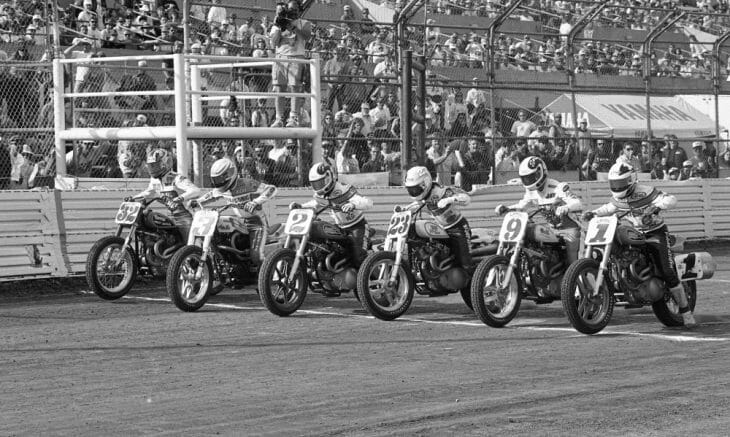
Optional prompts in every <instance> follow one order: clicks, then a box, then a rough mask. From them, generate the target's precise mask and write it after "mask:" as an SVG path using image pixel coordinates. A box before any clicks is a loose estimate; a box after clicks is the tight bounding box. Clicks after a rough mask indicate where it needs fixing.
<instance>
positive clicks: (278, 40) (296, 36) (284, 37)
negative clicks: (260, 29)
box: [269, 0, 312, 127]
mask: <svg viewBox="0 0 730 437" xmlns="http://www.w3.org/2000/svg"><path fill="white" fill-rule="evenodd" d="M287 8H288V11H289V12H288V15H289V16H290V17H292V18H291V19H290V20H283V21H282V20H277V21H276V23H274V25H273V26H272V28H271V33H270V35H269V36H270V38H271V44H272V45H273V46H274V48H275V52H276V58H278V59H302V58H304V55H305V45H306V43H307V40H309V38H310V37H311V36H312V23H310V22H309V21H307V20H304V19H302V18H299V13H300V11H299V2H298V1H297V0H289V2H288V3H287ZM277 11H279V9H278V10H277ZM277 16H278V12H277ZM293 17H296V18H293ZM271 71H272V84H273V88H274V92H277V93H281V92H284V91H286V90H287V89H288V90H289V91H291V92H297V93H298V92H301V91H302V82H301V78H302V72H303V71H304V65H303V64H300V63H288V62H282V63H275V64H274V66H273V68H272V70H271ZM285 100H286V99H285V98H284V97H277V98H276V102H275V103H276V121H274V124H272V127H283V126H284V109H285ZM301 104H302V99H301V98H298V97H292V98H291V106H290V108H289V109H290V113H289V120H288V121H287V124H286V125H287V127H296V126H298V125H299V120H298V118H299V108H300V107H301Z"/></svg>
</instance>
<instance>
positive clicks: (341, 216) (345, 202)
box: [302, 182, 373, 267]
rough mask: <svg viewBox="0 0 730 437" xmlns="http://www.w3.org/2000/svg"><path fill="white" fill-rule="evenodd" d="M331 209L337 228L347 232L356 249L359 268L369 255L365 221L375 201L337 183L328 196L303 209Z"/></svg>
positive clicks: (313, 200) (367, 232)
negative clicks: (364, 212)
mask: <svg viewBox="0 0 730 437" xmlns="http://www.w3.org/2000/svg"><path fill="white" fill-rule="evenodd" d="M325 207H328V208H330V212H331V214H332V218H333V219H334V221H335V223H336V224H337V226H339V227H340V228H341V229H342V230H344V231H346V232H347V233H348V235H349V237H350V242H351V244H352V247H353V249H354V256H353V261H354V262H355V264H356V266H357V267H360V264H362V262H363V261H364V260H365V257H366V256H367V253H368V246H369V243H370V241H369V239H370V235H369V234H370V228H369V226H368V222H367V220H366V219H365V214H363V211H366V210H368V209H370V208H372V207H373V201H372V200H370V199H368V198H367V197H365V196H362V195H360V194H358V192H357V189H356V188H355V187H353V186H352V185H346V184H342V183H340V182H335V186H334V188H332V191H330V192H329V193H328V194H325V195H324V196H320V195H318V194H316V193H315V194H314V198H313V199H312V200H310V201H308V202H305V203H304V204H302V208H312V209H318V208H325Z"/></svg>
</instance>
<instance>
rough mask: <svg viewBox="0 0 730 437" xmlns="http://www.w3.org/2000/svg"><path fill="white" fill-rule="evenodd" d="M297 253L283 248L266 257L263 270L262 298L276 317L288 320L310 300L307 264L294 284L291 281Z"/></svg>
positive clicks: (261, 282) (298, 272)
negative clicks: (289, 278)
mask: <svg viewBox="0 0 730 437" xmlns="http://www.w3.org/2000/svg"><path fill="white" fill-rule="evenodd" d="M296 256H297V253H296V252H294V251H293V250H292V249H289V248H286V247H281V248H279V249H276V250H275V251H274V252H272V253H271V254H270V255H269V256H267V257H266V259H265V260H264V262H263V263H262V264H261V268H260V269H259V278H258V279H259V280H258V286H259V298H260V299H261V303H263V304H264V306H265V307H266V309H268V310H269V311H270V312H271V313H272V314H274V315H277V316H280V317H286V316H289V315H291V314H293V313H294V312H296V310H298V309H299V307H301V306H302V304H303V303H304V299H305V298H306V297H307V287H308V281H307V266H306V263H305V262H304V260H302V262H301V263H300V264H299V268H298V270H297V272H296V274H295V275H294V282H293V283H289V280H288V277H289V274H290V273H291V268H292V265H293V264H294V260H295V259H296Z"/></svg>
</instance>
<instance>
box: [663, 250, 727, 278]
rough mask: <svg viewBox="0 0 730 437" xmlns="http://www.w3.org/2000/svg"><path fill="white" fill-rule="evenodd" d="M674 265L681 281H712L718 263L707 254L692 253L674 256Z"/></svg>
mask: <svg viewBox="0 0 730 437" xmlns="http://www.w3.org/2000/svg"><path fill="white" fill-rule="evenodd" d="M674 265H675V267H676V269H677V276H679V280H680V281H695V280H698V279H710V278H711V277H712V276H713V275H714V274H715V269H717V263H716V262H715V260H714V259H712V255H710V254H709V253H707V252H690V253H684V254H681V255H675V256H674Z"/></svg>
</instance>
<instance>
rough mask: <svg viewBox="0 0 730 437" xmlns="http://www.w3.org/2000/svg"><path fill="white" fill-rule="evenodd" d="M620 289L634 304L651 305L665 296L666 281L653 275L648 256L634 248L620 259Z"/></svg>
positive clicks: (630, 248) (622, 254)
mask: <svg viewBox="0 0 730 437" xmlns="http://www.w3.org/2000/svg"><path fill="white" fill-rule="evenodd" d="M618 263H619V270H620V282H621V284H620V285H621V286H620V288H621V289H623V290H625V291H626V292H627V293H626V298H627V300H628V301H629V302H631V303H633V304H649V303H652V302H656V301H657V300H659V299H661V298H662V297H663V296H664V281H662V279H661V278H658V277H656V276H654V275H653V265H652V263H651V261H650V260H649V259H648V258H647V256H646V254H645V253H644V252H643V251H641V250H639V249H637V248H634V247H627V248H625V249H624V250H623V251H622V252H621V253H620V255H619V257H618Z"/></svg>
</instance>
